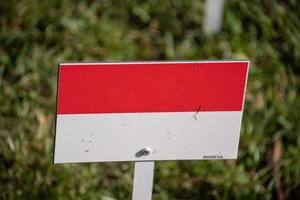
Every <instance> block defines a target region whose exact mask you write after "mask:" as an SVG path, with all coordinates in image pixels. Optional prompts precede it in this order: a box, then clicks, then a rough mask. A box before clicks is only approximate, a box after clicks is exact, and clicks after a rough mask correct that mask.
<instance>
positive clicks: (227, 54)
mask: <svg viewBox="0 0 300 200" xmlns="http://www.w3.org/2000/svg"><path fill="white" fill-rule="evenodd" d="M203 4H204V2H203V1H171V0H166V1H158V0H152V1H130V0H125V1H116V0H107V1H92V0H91V1H70V0H66V1H59V0H52V1H50V0H48V1H38V0H27V1H25V0H18V1H16V0H11V1H8V0H7V1H5V0H4V1H2V2H1V3H0V199H103V200H111V199H130V196H131V188H132V175H133V163H129V162H128V163H127V162H125V163H101V164H97V163H93V164H66V165H53V163H52V146H53V138H52V135H53V126H54V115H55V113H54V112H55V96H56V75H57V72H56V65H57V63H59V62H63V61H128V60H190V59H193V60H204V59H250V60H251V69H250V74H249V81H248V91H247V96H246V105H245V113H244V117H243V126H242V131H241V138H240V146H239V155H238V159H237V160H236V161H231V160H228V161H171V162H157V164H156V171H155V184H154V191H153V199H162V200H168V199H199V198H201V199H284V198H286V199H299V198H300V193H299V191H300V123H299V119H300V114H299V111H300V99H299V93H300V78H299V75H300V13H299V9H300V4H299V3H298V2H297V1H296V0H287V1H263V0H261V1H259V0H254V1H238V0H228V1H226V9H225V15H224V21H223V29H222V31H221V32H220V33H219V34H216V35H205V34H204V33H203V31H202V28H201V27H202V20H203V16H202V13H203Z"/></svg>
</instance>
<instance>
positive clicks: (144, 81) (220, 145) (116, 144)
mask: <svg viewBox="0 0 300 200" xmlns="http://www.w3.org/2000/svg"><path fill="white" fill-rule="evenodd" d="M248 65H249V61H182V62H131V63H62V64H60V65H59V70H58V71H59V78H58V93H57V114H56V129H55V147H54V163H80V162H113V161H118V162H120V161H134V162H135V169H134V184H133V196H132V199H133V200H140V199H143V200H145V199H146V200H150V199H151V195H152V186H153V175H154V162H155V161H157V160H213V159H214V160H215V159H236V158H237V152H238V144H239V132H240V127H241V120H242V114H243V104H244V97H245V91H246V80H247V73H248Z"/></svg>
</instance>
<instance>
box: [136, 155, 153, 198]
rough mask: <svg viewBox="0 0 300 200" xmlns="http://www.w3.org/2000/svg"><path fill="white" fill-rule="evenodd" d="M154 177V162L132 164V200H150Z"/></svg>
mask: <svg viewBox="0 0 300 200" xmlns="http://www.w3.org/2000/svg"><path fill="white" fill-rule="evenodd" d="M153 176H154V161H140V162H135V164H134V178H133V194H132V200H151V197H152V187H153Z"/></svg>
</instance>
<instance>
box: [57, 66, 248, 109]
mask: <svg viewBox="0 0 300 200" xmlns="http://www.w3.org/2000/svg"><path fill="white" fill-rule="evenodd" d="M247 70H248V62H247V61H241V62H213V61H212V62H193V63H192V62H186V63H184V62H178V63H170V62H169V63H153V62H152V63H107V64H105V63H100V64H61V65H60V67H59V83H58V102H57V112H58V114H87V113H139V112H192V111H241V110H242V107H243V99H244V91H245V83H246V78H247Z"/></svg>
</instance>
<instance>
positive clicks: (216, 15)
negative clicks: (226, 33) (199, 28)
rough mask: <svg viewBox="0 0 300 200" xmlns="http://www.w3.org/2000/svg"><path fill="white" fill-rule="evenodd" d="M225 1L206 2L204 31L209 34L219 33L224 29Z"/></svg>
mask: <svg viewBox="0 0 300 200" xmlns="http://www.w3.org/2000/svg"><path fill="white" fill-rule="evenodd" d="M224 2H225V0H206V2H205V10H204V22H203V31H204V32H205V33H207V34H213V33H217V32H219V31H220V30H221V28H222V19H223V12H224Z"/></svg>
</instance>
